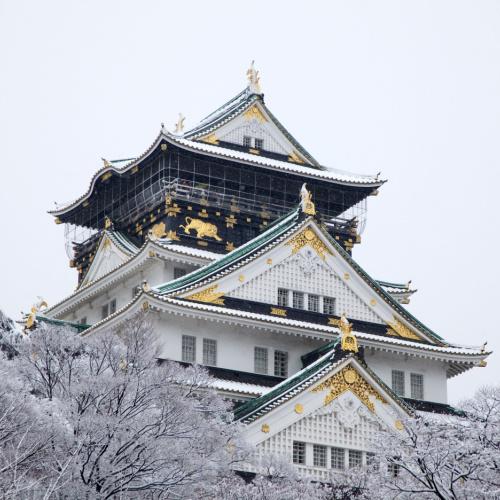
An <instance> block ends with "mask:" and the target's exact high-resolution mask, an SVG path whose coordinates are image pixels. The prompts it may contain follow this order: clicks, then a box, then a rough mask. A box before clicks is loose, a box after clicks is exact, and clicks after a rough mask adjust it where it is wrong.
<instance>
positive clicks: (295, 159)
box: [288, 151, 304, 164]
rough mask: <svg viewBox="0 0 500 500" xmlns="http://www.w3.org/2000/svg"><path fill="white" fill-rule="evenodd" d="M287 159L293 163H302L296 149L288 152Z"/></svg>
mask: <svg viewBox="0 0 500 500" xmlns="http://www.w3.org/2000/svg"><path fill="white" fill-rule="evenodd" d="M288 161H292V162H293V163H302V164H303V163H304V162H303V161H302V159H301V158H300V156H299V155H298V154H297V152H296V151H292V152H291V153H290V156H289V157H288Z"/></svg>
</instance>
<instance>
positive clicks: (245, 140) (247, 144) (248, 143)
mask: <svg viewBox="0 0 500 500" xmlns="http://www.w3.org/2000/svg"><path fill="white" fill-rule="evenodd" d="M243 146H245V147H246V148H251V147H252V138H251V137H250V136H248V135H244V136H243Z"/></svg>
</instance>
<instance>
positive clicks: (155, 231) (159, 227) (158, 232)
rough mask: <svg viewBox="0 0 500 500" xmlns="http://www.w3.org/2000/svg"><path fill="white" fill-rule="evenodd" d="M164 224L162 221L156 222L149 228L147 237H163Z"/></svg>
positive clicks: (154, 238) (165, 234)
mask: <svg viewBox="0 0 500 500" xmlns="http://www.w3.org/2000/svg"><path fill="white" fill-rule="evenodd" d="M165 229H166V226H165V223H164V222H159V223H158V224H155V225H154V226H153V227H152V228H151V229H150V230H149V237H150V238H151V239H152V240H153V241H154V240H159V239H161V238H165V236H167V233H166V231H165Z"/></svg>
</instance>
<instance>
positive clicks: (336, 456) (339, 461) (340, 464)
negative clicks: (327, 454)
mask: <svg viewBox="0 0 500 500" xmlns="http://www.w3.org/2000/svg"><path fill="white" fill-rule="evenodd" d="M331 461H332V469H344V468H345V450H344V448H332V450H331Z"/></svg>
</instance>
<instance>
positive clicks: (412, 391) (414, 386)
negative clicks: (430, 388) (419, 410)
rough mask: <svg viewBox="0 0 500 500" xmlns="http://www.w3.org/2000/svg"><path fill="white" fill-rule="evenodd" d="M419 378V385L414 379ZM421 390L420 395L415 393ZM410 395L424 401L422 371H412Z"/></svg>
mask: <svg viewBox="0 0 500 500" xmlns="http://www.w3.org/2000/svg"><path fill="white" fill-rule="evenodd" d="M415 379H418V380H419V385H418V384H415V383H414V380H415ZM417 390H418V391H419V394H418V395H415V392H416V391H417ZM410 397H411V398H412V399H418V400H420V401H423V399H424V375H423V374H422V373H410Z"/></svg>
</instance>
